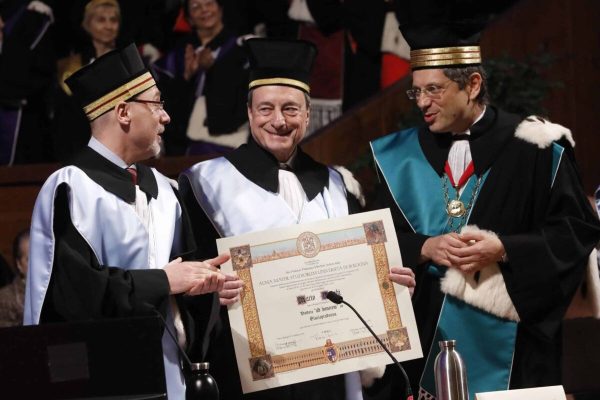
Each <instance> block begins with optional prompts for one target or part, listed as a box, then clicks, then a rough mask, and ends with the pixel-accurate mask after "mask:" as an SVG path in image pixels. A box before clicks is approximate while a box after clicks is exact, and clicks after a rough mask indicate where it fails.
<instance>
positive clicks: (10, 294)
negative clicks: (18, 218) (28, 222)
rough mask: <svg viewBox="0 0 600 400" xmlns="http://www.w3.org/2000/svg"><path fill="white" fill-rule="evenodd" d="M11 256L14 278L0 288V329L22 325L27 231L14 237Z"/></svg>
mask: <svg viewBox="0 0 600 400" xmlns="http://www.w3.org/2000/svg"><path fill="white" fill-rule="evenodd" d="M13 255H14V258H15V277H14V279H13V281H12V282H11V283H10V284H9V285H7V286H4V287H2V288H0V328H4V327H8V326H19V325H22V324H23V302H24V300H25V277H26V276H27V267H28V264H29V229H26V230H24V231H21V232H19V233H18V234H17V236H15V240H14V241H13Z"/></svg>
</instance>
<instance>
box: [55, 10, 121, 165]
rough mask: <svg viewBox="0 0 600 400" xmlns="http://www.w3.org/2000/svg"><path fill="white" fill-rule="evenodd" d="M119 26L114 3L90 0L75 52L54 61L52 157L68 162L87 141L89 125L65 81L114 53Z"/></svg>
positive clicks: (119, 13)
mask: <svg viewBox="0 0 600 400" xmlns="http://www.w3.org/2000/svg"><path fill="white" fill-rule="evenodd" d="M120 24H121V8H120V7H119V3H117V1H116V0H91V1H90V2H89V3H87V5H86V6H85V10H84V14H83V21H82V22H81V26H82V28H83V30H84V31H85V33H86V35H85V38H84V41H83V44H82V45H81V46H80V48H79V49H77V53H75V54H71V55H70V56H68V57H65V58H62V59H60V60H58V64H57V70H58V71H57V72H58V83H59V85H58V88H57V89H56V100H55V104H56V105H55V111H54V154H55V157H56V158H57V159H58V160H59V161H62V162H66V161H68V160H69V159H70V158H71V157H73V156H74V155H75V154H76V153H77V152H78V151H79V150H81V149H83V148H85V147H86V145H87V142H88V141H89V140H90V134H91V132H90V124H89V122H88V120H87V118H86V116H85V113H84V112H83V110H82V109H81V107H80V105H79V103H78V102H77V101H76V100H75V99H73V97H72V94H71V91H70V90H69V87H68V86H67V85H66V84H65V80H66V79H67V78H68V77H69V76H71V75H72V74H73V73H74V72H76V71H77V70H79V69H80V68H81V67H83V66H84V65H87V64H89V63H91V62H92V61H94V60H95V59H96V58H98V57H100V56H102V55H103V54H106V53H107V52H109V51H111V50H114V49H115V46H116V40H117V36H118V35H119V28H120Z"/></svg>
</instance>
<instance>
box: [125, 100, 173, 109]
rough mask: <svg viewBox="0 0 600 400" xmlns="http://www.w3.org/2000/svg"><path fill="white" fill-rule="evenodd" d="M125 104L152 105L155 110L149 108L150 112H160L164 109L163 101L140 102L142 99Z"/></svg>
mask: <svg viewBox="0 0 600 400" xmlns="http://www.w3.org/2000/svg"><path fill="white" fill-rule="evenodd" d="M127 102H131V103H142V104H154V105H155V108H152V107H151V108H150V109H151V110H152V111H161V110H164V109H165V101H164V100H142V99H129V100H127Z"/></svg>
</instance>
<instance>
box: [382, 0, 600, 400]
mask: <svg viewBox="0 0 600 400" xmlns="http://www.w3.org/2000/svg"><path fill="white" fill-rule="evenodd" d="M400 3H401V4H399V5H398V7H402V9H401V10H399V12H398V18H399V21H400V29H401V31H402V33H403V35H404V37H405V39H406V40H407V41H408V43H409V44H410V46H411V50H412V51H411V67H412V70H413V72H412V78H413V85H412V89H410V90H408V92H407V94H408V97H409V98H410V99H412V100H414V101H415V102H416V104H417V106H418V107H419V109H420V111H421V112H422V115H423V120H424V123H425V124H424V126H422V127H418V128H412V129H407V130H404V131H401V132H396V133H393V134H391V135H388V136H385V137H382V138H379V139H377V140H375V141H373V142H372V144H371V146H372V150H373V155H374V158H375V161H376V165H377V168H378V172H379V176H380V179H381V183H382V185H381V190H380V191H379V195H380V196H379V197H380V204H379V205H380V206H384V207H390V208H391V210H392V214H393V216H394V222H395V224H396V229H397V231H398V238H399V242H400V248H401V252H402V259H403V262H404V264H405V266H411V267H412V268H413V269H414V270H415V273H416V276H417V286H416V291H415V294H414V297H413V302H414V306H415V314H416V318H417V324H418V326H419V334H420V335H421V343H422V344H423V347H424V348H423V353H424V354H425V355H426V356H425V357H424V358H423V359H422V360H416V361H414V362H409V363H406V367H407V370H408V371H409V375H412V376H411V382H412V386H413V389H414V390H415V391H416V389H417V387H419V389H420V390H419V391H420V395H419V398H420V399H432V398H434V396H435V384H434V378H433V363H434V359H435V356H436V354H437V353H438V351H439V349H438V345H437V342H438V341H439V340H449V339H455V340H457V349H458V351H459V352H460V353H461V355H462V356H463V359H464V360H465V362H466V365H467V373H468V384H469V392H470V398H474V397H475V396H474V394H475V393H479V392H485V391H495V390H506V389H509V388H523V387H533V386H546V385H554V384H560V383H561V371H560V351H561V341H560V327H561V320H562V318H563V316H564V314H565V312H566V309H567V307H568V305H569V303H570V301H571V299H572V298H573V296H574V293H575V291H576V289H577V286H578V285H579V284H580V283H581V281H582V279H583V276H584V272H585V268H586V262H587V260H588V256H589V255H590V252H591V251H592V249H593V248H594V245H595V244H596V243H597V241H598V239H599V238H600V227H599V226H598V222H597V219H595V218H594V215H593V213H592V210H591V208H590V205H589V203H588V202H587V201H586V197H585V195H584V193H583V190H582V188H581V184H580V179H579V177H578V175H577V172H576V168H575V166H574V158H573V149H572V147H573V145H574V140H573V137H572V135H571V132H570V131H569V130H568V129H566V128H564V127H562V126H560V125H556V124H552V123H550V122H549V121H547V120H543V119H539V118H532V117H528V118H526V119H524V120H523V119H522V118H520V117H519V116H517V115H512V114H509V113H506V112H504V111H502V110H500V109H498V108H496V107H494V106H492V105H489V104H488V99H487V94H486V77H485V72H484V70H483V68H482V67H481V54H480V49H479V46H478V37H479V32H480V31H481V29H482V28H483V26H485V22H486V20H487V17H488V16H489V15H488V13H489V11H492V10H489V9H488V10H483V8H485V7H487V5H483V4H479V3H478V4H479V6H478V7H471V8H469V7H467V6H466V3H470V2H464V1H463V2H453V1H448V2H444V3H442V2H436V3H435V4H433V3H431V4H428V2H427V1H423V0H420V1H418V2H414V1H403V2H400ZM504 3H507V2H506V1H505V2H504ZM442 4H443V5H442ZM491 4H493V3H490V6H491ZM428 6H431V7H429V8H428ZM450 11H451V12H450ZM449 16H450V18H451V16H460V17H461V18H464V20H462V21H456V20H453V21H452V20H450V19H449ZM394 373H395V371H393V370H391V369H390V368H388V371H387V373H386V376H384V378H383V379H382V380H380V381H379V382H377V383H376V384H375V386H374V388H373V389H372V390H373V391H376V389H377V385H384V384H385V381H386V380H387V382H391V384H392V385H393V384H394V383H393V382H394V381H401V380H400V379H394V378H393V377H391V378H390V376H392V375H393V374H394ZM393 392H394V390H392V393H393Z"/></svg>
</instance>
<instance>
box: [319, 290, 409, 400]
mask: <svg viewBox="0 0 600 400" xmlns="http://www.w3.org/2000/svg"><path fill="white" fill-rule="evenodd" d="M326 297H327V299H328V300H329V301H331V302H332V303H335V304H341V303H344V304H345V305H347V306H348V307H350V309H351V310H352V311H354V314H356V316H357V317H358V318H359V319H360V321H361V322H362V323H363V325H364V326H365V327H366V328H367V329H368V330H369V332H370V333H371V335H373V337H374V338H375V340H377V343H379V345H380V346H381V347H382V348H383V350H385V352H386V353H387V354H388V356H390V358H391V359H392V361H394V364H396V365H397V366H398V368H399V369H400V372H401V373H402V376H403V377H404V394H405V395H406V400H413V393H412V389H411V388H410V381H409V380H408V375H406V371H404V368H402V365H400V363H399V362H398V360H396V357H394V355H393V354H392V353H391V352H390V351H389V350H388V348H387V347H386V346H385V344H383V342H382V341H381V339H379V337H378V336H377V335H376V334H375V332H373V329H371V327H370V326H369V324H367V321H365V320H364V319H363V317H361V315H360V314H359V313H358V311H356V309H355V308H354V307H352V305H351V304H350V303H348V302H347V301H344V298H343V297H342V296H340V295H339V294H337V293H335V292H332V291H329V292H327V296H326Z"/></svg>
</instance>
